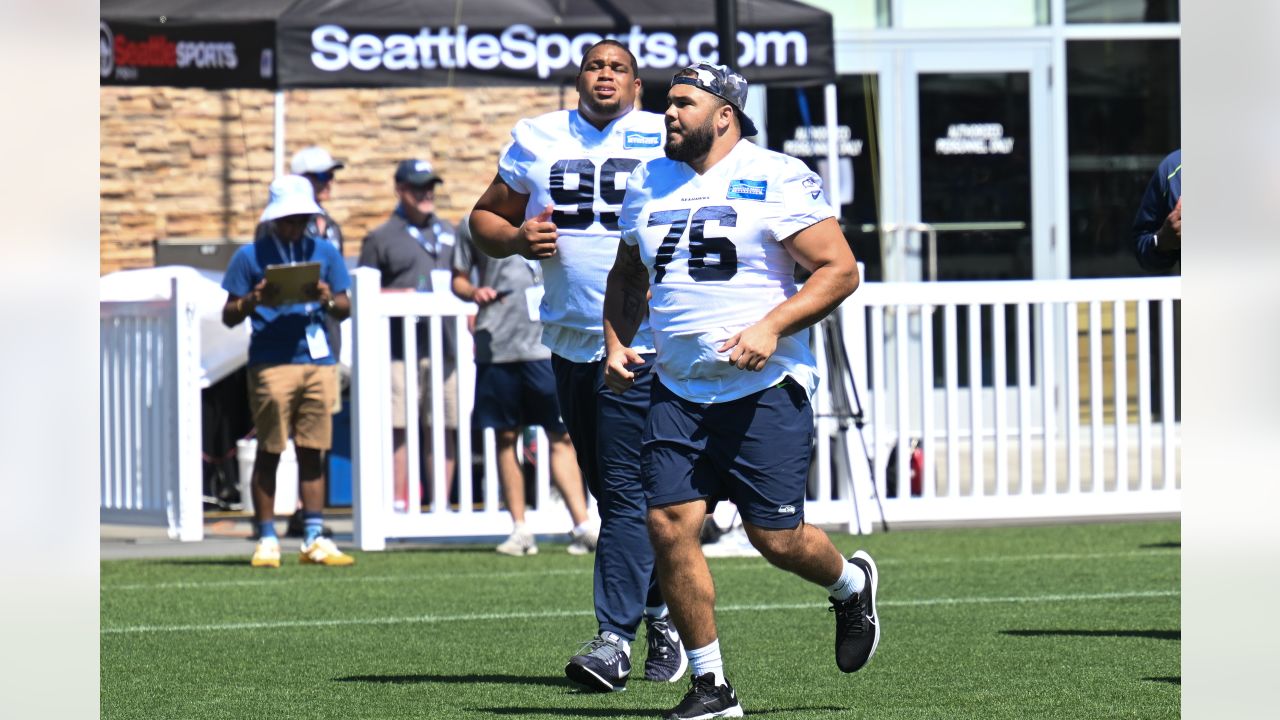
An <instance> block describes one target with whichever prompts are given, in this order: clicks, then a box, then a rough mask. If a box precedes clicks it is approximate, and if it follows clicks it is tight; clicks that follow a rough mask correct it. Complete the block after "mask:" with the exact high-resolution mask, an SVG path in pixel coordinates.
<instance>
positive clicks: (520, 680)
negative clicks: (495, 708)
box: [334, 675, 577, 688]
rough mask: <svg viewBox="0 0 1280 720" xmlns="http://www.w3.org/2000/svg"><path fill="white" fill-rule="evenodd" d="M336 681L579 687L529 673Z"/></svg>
mask: <svg viewBox="0 0 1280 720" xmlns="http://www.w3.org/2000/svg"><path fill="white" fill-rule="evenodd" d="M334 682H358V683H381V684H387V685H412V684H417V683H424V684H426V683H439V684H442V685H451V684H452V685H473V684H476V683H498V684H506V685H549V686H552V687H564V688H570V687H577V686H576V685H574V684H573V683H571V682H569V679H568V678H563V677H561V678H555V677H531V676H528V675H348V676H347V677H340V678H334Z"/></svg>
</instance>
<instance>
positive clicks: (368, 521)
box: [351, 268, 391, 550]
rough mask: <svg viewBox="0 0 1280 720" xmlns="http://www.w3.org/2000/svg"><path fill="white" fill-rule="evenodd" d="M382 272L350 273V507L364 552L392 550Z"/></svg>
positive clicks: (387, 366) (362, 270) (388, 361)
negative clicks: (389, 543)
mask: <svg viewBox="0 0 1280 720" xmlns="http://www.w3.org/2000/svg"><path fill="white" fill-rule="evenodd" d="M381 278H382V273H380V272H378V271H377V270H374V269H373V268H356V269H355V270H354V271H352V273H351V341H352V346H351V365H352V368H351V404H352V412H351V440H352V442H351V503H352V517H353V519H354V521H355V522H354V524H355V543H356V545H357V546H358V547H359V548H360V549H361V550H383V549H385V548H386V546H387V528H386V520H387V513H388V510H389V507H388V506H389V505H390V498H388V497H386V495H385V493H384V489H385V487H386V485H387V482H388V480H387V478H388V477H389V474H390V471H391V467H390V463H389V461H390V459H391V458H390V454H389V453H386V452H384V445H387V444H389V441H386V440H385V438H386V436H387V435H389V434H390V420H391V418H390V417H389V416H387V414H386V413H385V412H384V403H383V402H382V394H383V393H385V392H388V388H389V387H390V382H391V381H390V375H389V371H390V364H391V355H390V351H389V348H388V346H387V343H386V342H385V341H384V338H388V337H389V336H388V334H387V333H385V332H379V330H381V329H382V328H381V326H382V325H385V324H386V320H385V319H383V317H382V315H381V313H380V312H379V304H380V302H381V298H380V294H381V292H382V287H381Z"/></svg>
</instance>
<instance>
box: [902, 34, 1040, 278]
mask: <svg viewBox="0 0 1280 720" xmlns="http://www.w3.org/2000/svg"><path fill="white" fill-rule="evenodd" d="M992 44H994V45H996V46H997V47H993V48H989V49H988V48H984V49H973V44H972V43H968V44H966V45H967V46H955V47H947V46H946V45H942V46H940V45H939V43H937V42H932V43H930V44H929V45H928V46H919V47H906V48H901V49H898V50H897V51H896V55H897V58H896V59H897V62H895V63H894V64H895V65H896V67H897V68H899V69H900V72H899V73H898V75H897V78H896V82H895V83H894V84H895V86H896V87H894V88H893V90H894V91H895V95H896V100H897V102H898V103H899V107H900V108H901V122H900V124H899V125H898V128H897V129H898V130H899V131H900V135H899V137H897V138H894V140H895V141H896V142H895V144H896V146H897V150H898V151H899V153H900V155H899V157H900V158H901V162H900V163H897V164H896V165H895V166H894V170H895V171H896V172H898V173H901V177H899V178H897V180H896V182H892V183H889V184H888V185H887V186H888V187H889V188H891V189H893V190H896V192H897V197H896V198H894V200H896V202H894V203H891V205H892V206H893V207H894V209H895V210H896V212H894V213H893V214H892V215H890V214H888V213H886V220H887V222H886V223H884V226H883V227H882V233H883V234H884V242H885V255H886V263H887V264H888V265H890V266H891V267H889V268H887V270H888V271H887V272H886V279H891V280H903V281H915V280H923V281H934V280H1013V279H1029V278H1047V277H1055V276H1058V275H1057V274H1056V272H1055V268H1054V267H1053V265H1054V257H1053V256H1054V253H1052V252H1051V241H1052V232H1051V214H1052V213H1051V203H1050V199H1051V197H1052V191H1051V189H1050V188H1049V187H1048V185H1049V183H1050V182H1051V181H1052V176H1051V175H1050V174H1049V172H1048V171H1049V139H1050V135H1049V128H1050V125H1049V122H1050V119H1049V118H1050V113H1049V102H1050V101H1049V70H1048V68H1049V51H1048V47H1047V45H1045V46H1034V45H1026V44H1015V43H1005V45H1008V46H1009V47H1003V46H1001V43H999V42H995V43H992ZM887 132H888V129H887V128H886V133H887Z"/></svg>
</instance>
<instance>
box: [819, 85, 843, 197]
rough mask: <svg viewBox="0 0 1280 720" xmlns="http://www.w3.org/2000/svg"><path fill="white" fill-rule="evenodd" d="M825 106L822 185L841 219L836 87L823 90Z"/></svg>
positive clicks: (826, 87)
mask: <svg viewBox="0 0 1280 720" xmlns="http://www.w3.org/2000/svg"><path fill="white" fill-rule="evenodd" d="M823 93H824V94H823V100H824V102H823V105H824V106H825V107H826V116H827V118H826V119H827V176H826V177H824V178H822V184H823V186H824V187H826V188H827V199H828V200H830V201H831V211H832V212H834V213H835V214H836V217H837V218H838V217H840V165H839V163H840V152H839V150H840V139H839V138H838V137H837V130H838V126H837V124H836V86H835V83H827V85H826V86H825V87H824V88H823Z"/></svg>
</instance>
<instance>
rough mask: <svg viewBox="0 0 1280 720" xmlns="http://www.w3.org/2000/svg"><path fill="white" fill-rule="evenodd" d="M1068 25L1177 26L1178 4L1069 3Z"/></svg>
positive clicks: (1148, 0)
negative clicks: (1130, 23) (1174, 23)
mask: <svg viewBox="0 0 1280 720" xmlns="http://www.w3.org/2000/svg"><path fill="white" fill-rule="evenodd" d="M1066 11H1067V22H1069V23H1124V22H1178V0H1066Z"/></svg>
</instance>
